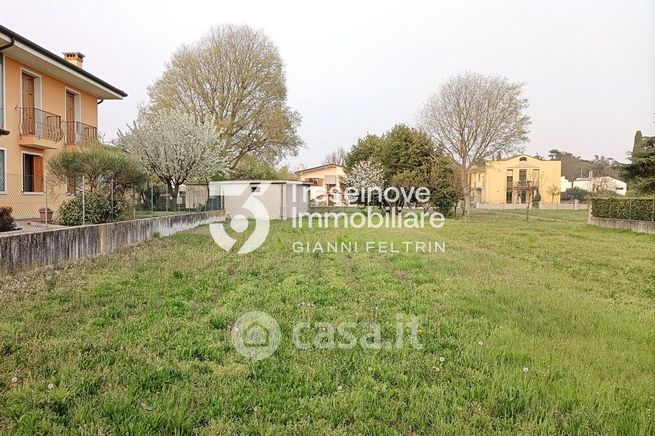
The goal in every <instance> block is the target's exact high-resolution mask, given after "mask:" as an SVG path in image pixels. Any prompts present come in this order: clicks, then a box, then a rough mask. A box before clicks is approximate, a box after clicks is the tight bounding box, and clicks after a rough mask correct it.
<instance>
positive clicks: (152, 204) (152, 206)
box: [150, 185, 155, 215]
mask: <svg viewBox="0 0 655 436" xmlns="http://www.w3.org/2000/svg"><path fill="white" fill-rule="evenodd" d="M150 213H151V214H153V215H154V213H155V192H154V186H152V185H150Z"/></svg>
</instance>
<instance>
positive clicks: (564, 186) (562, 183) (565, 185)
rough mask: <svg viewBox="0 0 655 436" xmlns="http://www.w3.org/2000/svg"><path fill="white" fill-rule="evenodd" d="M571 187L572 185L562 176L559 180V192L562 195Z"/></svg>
mask: <svg viewBox="0 0 655 436" xmlns="http://www.w3.org/2000/svg"><path fill="white" fill-rule="evenodd" d="M572 187H573V183H572V182H569V179H567V178H566V177H564V176H562V177H560V179H559V191H560V192H562V193H564V192H566V190H567V189H571V188H572Z"/></svg>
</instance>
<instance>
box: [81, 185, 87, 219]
mask: <svg viewBox="0 0 655 436" xmlns="http://www.w3.org/2000/svg"><path fill="white" fill-rule="evenodd" d="M85 224H86V204H85V196H84V175H82V225H85Z"/></svg>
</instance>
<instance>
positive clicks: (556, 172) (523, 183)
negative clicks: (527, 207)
mask: <svg viewBox="0 0 655 436" xmlns="http://www.w3.org/2000/svg"><path fill="white" fill-rule="evenodd" d="M561 176H562V162H561V161H559V160H544V159H538V158H536V157H533V156H528V155H525V154H521V155H517V156H513V157H510V158H507V159H500V160H492V161H487V162H485V163H484V164H483V165H479V166H476V167H474V168H473V170H472V171H471V176H470V177H471V178H470V186H471V200H472V202H473V204H475V205H478V206H480V205H484V204H491V205H501V204H524V203H526V202H527V201H529V198H530V195H529V194H527V193H526V189H522V187H530V189H532V190H533V191H532V192H534V195H535V196H536V193H539V194H540V196H541V202H542V203H546V204H559V202H560V196H559V195H554V196H553V195H550V194H548V191H550V190H551V189H553V190H554V189H559V187H560V178H561ZM553 187H554V188H553Z"/></svg>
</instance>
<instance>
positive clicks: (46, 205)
mask: <svg viewBox="0 0 655 436" xmlns="http://www.w3.org/2000/svg"><path fill="white" fill-rule="evenodd" d="M43 192H44V194H45V228H46V229H47V228H48V174H44V175H43Z"/></svg>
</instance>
